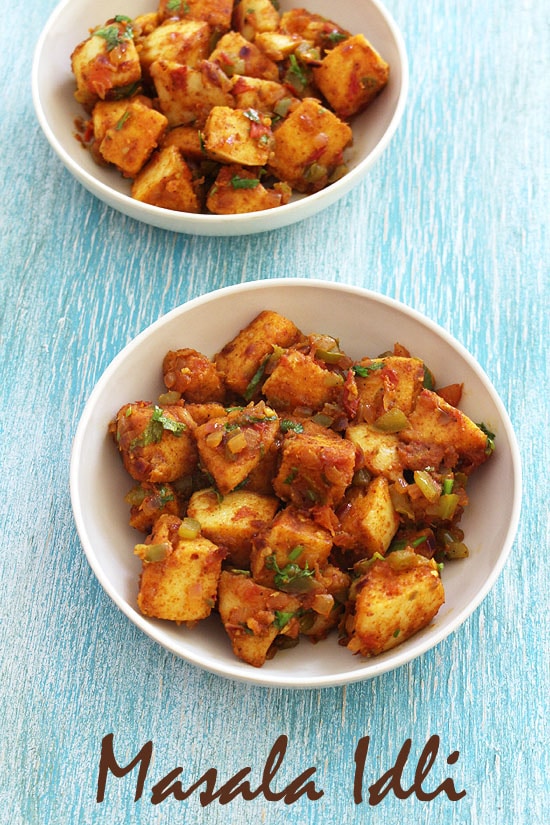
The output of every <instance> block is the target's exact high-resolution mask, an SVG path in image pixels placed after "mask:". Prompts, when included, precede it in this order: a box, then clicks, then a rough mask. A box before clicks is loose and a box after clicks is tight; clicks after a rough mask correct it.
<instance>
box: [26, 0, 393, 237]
mask: <svg viewBox="0 0 550 825" xmlns="http://www.w3.org/2000/svg"><path fill="white" fill-rule="evenodd" d="M280 5H281V8H282V9H283V10H286V9H290V8H293V7H296V6H298V7H304V6H305V7H306V8H307V9H308V10H310V11H314V12H318V13H320V14H323V15H325V16H326V17H329V18H331V19H333V20H335V22H337V23H340V24H341V25H342V26H344V27H346V28H347V29H348V30H350V31H352V32H356V33H362V34H364V35H365V36H366V37H367V38H368V39H369V40H370V41H371V43H372V44H373V45H374V46H375V48H376V49H377V50H378V51H379V52H380V54H381V55H382V56H383V57H384V59H385V60H386V61H387V62H388V63H389V64H390V80H389V83H388V85H387V87H386V88H385V89H384V91H383V93H382V94H381V95H380V96H379V97H378V98H377V99H376V100H375V101H374V103H373V104H372V105H371V106H370V107H369V108H368V109H367V111H365V112H364V113H363V114H361V115H359V116H358V117H357V118H355V119H354V121H353V124H352V128H353V134H354V145H353V147H352V149H351V150H350V152H349V154H348V155H347V158H348V160H349V166H350V171H349V173H348V174H347V175H345V177H343V178H342V179H341V180H339V181H337V182H336V183H334V184H332V185H331V186H329V187H327V188H326V189H324V190H322V191H321V192H317V193H316V194H314V195H308V196H297V197H295V198H294V199H293V201H292V202H291V203H289V204H286V205H285V206H280V207H278V208H276V209H269V210H267V211H263V212H253V213H249V214H245V215H194V214H191V213H187V212H173V211H171V210H169V209H162V208H160V207H156V206H150V205H148V204H145V203H141V202H139V201H136V200H134V199H133V198H131V197H130V184H129V182H128V181H126V180H124V179H123V178H122V176H121V175H120V174H119V173H118V172H117V171H115V170H113V169H107V168H102V167H100V166H98V165H97V164H96V163H94V161H93V160H92V157H91V155H90V153H89V152H88V151H86V150H85V149H83V147H82V145H81V144H80V143H79V142H78V141H77V140H76V139H75V134H74V133H75V118H77V117H82V115H83V110H82V108H81V107H80V105H79V104H78V103H76V101H75V100H74V97H73V92H74V77H73V75H72V73H71V66H70V55H71V53H72V51H73V49H74V48H75V46H76V45H77V44H78V43H80V42H81V41H82V40H84V39H85V38H86V37H87V36H88V33H89V29H90V28H93V27H94V26H97V25H99V24H101V23H103V22H105V20H107V19H108V18H109V17H112V16H113V15H114V14H126V15H128V16H129V17H136V16H137V15H139V14H142V13H144V12H146V11H154V10H155V8H156V3H155V0H63V2H62V3H61V4H60V5H59V6H58V7H57V8H56V9H55V11H54V12H53V14H52V15H51V17H50V19H49V20H48V22H47V24H46V27H45V29H44V31H43V32H42V35H41V37H40V39H39V41H38V43H37V45H36V49H35V54H34V62H33V70H32V91H33V100H34V106H35V110H36V114H37V117H38V121H39V123H40V125H41V127H42V129H43V131H44V133H45V135H46V137H47V139H48V141H49V142H50V144H51V146H52V148H53V149H54V151H55V152H56V153H57V155H58V156H59V158H60V159H61V161H62V162H63V163H64V164H65V166H66V167H67V169H68V170H69V172H71V174H73V175H74V177H75V178H76V179H77V180H78V181H80V183H81V184H82V185H83V186H85V187H86V189H88V190H89V191H90V192H92V193H93V194H94V195H96V196H97V197H98V198H100V200H102V201H105V203H108V204H109V205H110V206H112V207H113V208H114V209H117V210H119V211H120V212H123V213H124V214H126V215H129V216H130V217H132V218H135V219H136V220H140V221H143V222H144V223H147V224H152V225H153V226H158V227H162V228H163V229H170V230H173V231H174V232H185V233H188V234H194V235H245V234H249V233H254V232H263V231H266V230H270V229H277V228H279V227H282V226H287V225H288V224H291V223H295V222H296V221H301V220H303V219H304V218H308V217H310V216H311V215H314V214H316V213H317V212H319V211H320V210H321V209H324V208H325V207H327V206H329V205H330V204H332V203H334V202H335V201H336V200H338V199H339V198H341V197H342V196H343V195H344V194H346V193H347V192H349V190H350V189H351V188H352V187H353V186H355V185H356V184H357V183H359V181H360V180H361V179H362V178H363V177H364V176H365V174H366V173H367V171H368V170H369V169H370V168H371V166H372V165H373V163H374V162H375V161H376V160H377V159H378V158H379V157H380V155H381V153H382V152H383V151H384V149H385V148H386V147H387V145H388V143H389V142H390V140H391V138H392V136H393V134H394V132H395V130H396V128H397V126H398V124H399V121H400V120H401V117H402V114H403V109H404V105H405V99H406V95H407V88H408V63H407V55H406V51H405V47H404V44H403V39H402V37H401V34H400V32H399V30H398V28H397V26H396V24H395V22H394V21H393V19H392V18H391V16H390V15H389V14H388V12H387V11H386V10H385V9H384V8H383V7H382V6H381V5H380V4H379V3H378V0H341V2H340V3H338V4H337V6H335V5H334V3H332V2H331V0H309V2H300V1H298V2H288V0H281V3H280Z"/></svg>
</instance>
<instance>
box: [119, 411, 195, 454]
mask: <svg viewBox="0 0 550 825" xmlns="http://www.w3.org/2000/svg"><path fill="white" fill-rule="evenodd" d="M186 429H187V426H186V425H185V424H184V423H183V421H176V420H175V419H173V418H169V417H168V416H167V415H166V414H165V413H164V410H163V409H162V408H161V407H157V406H155V409H154V411H153V415H152V416H151V420H150V421H149V423H148V424H147V426H146V427H145V429H144V431H143V432H142V434H141V435H139V436H137V438H134V439H133V441H132V442H131V444H130V449H131V450H133V449H134V448H135V447H147V446H148V445H149V444H156V443H157V442H158V441H160V440H161V438H162V434H163V432H164V430H168V432H171V433H173V434H174V435H175V436H180V435H181V434H182V432H183V431H184V430H186Z"/></svg>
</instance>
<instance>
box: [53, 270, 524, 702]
mask: <svg viewBox="0 0 550 825" xmlns="http://www.w3.org/2000/svg"><path fill="white" fill-rule="evenodd" d="M270 287H271V288H274V287H277V288H281V287H285V288H287V289H294V288H297V287H300V288H303V287H306V288H317V289H319V288H322V289H327V290H333V291H335V292H340V293H341V292H344V293H347V294H348V295H350V296H356V297H360V298H366V299H367V300H371V301H373V302H374V303H379V304H382V305H385V306H387V307H390V308H393V309H395V310H397V311H398V312H401V313H405V314H406V315H408V316H409V317H410V318H411V319H413V320H414V321H416V322H418V323H420V325H422V326H424V327H426V328H428V329H430V330H431V331H432V332H434V333H435V334H436V335H438V336H441V337H443V338H444V339H445V340H446V341H447V342H449V343H450V344H451V346H452V347H453V348H454V349H455V350H456V351H457V353H458V354H459V355H460V356H461V357H462V358H463V359H464V360H465V361H466V362H467V364H468V366H469V367H470V368H471V369H472V370H473V372H474V373H476V374H477V376H478V378H480V380H481V381H482V383H483V385H484V387H485V389H486V391H487V393H488V395H489V396H490V398H491V400H492V402H493V404H494V405H495V407H496V408H497V410H498V413H499V416H500V418H501V421H502V424H503V427H504V430H505V433H506V438H507V442H508V445H509V449H510V459H511V464H512V468H513V474H512V478H513V485H514V490H513V499H512V502H513V503H512V508H511V512H510V513H509V516H508V527H507V530H506V535H505V536H504V537H503V540H502V546H501V549H500V552H499V554H498V558H497V560H496V563H495V564H494V565H493V567H492V568H491V570H490V573H489V575H488V576H487V578H486V579H485V582H484V584H483V586H482V587H480V588H479V589H478V590H477V591H476V593H475V596H474V598H472V599H470V600H469V601H468V602H467V603H466V604H465V605H464V607H463V608H462V609H460V610H455V612H454V614H453V617H452V619H451V621H450V622H449V623H447V624H446V625H444V626H439V627H438V626H437V625H436V626H434V627H433V628H431V629H430V633H429V634H427V635H426V636H425V638H423V639H422V640H418V641H417V642H416V644H415V645H414V646H413V647H411V648H410V649H409V648H407V647H404V648H403V647H400V646H398V647H396V648H393V650H392V651H391V654H392V655H391V656H390V657H388V658H385V659H383V660H377V658H376V657H373V658H370V659H365V666H364V667H362V668H355V669H353V670H348V671H343V672H338V673H334V674H323V675H318V676H315V677H313V678H312V677H311V676H296V675H293V674H292V673H288V674H285V678H284V679H277V678H274V677H273V675H270V674H269V672H267V671H263V670H262V669H261V668H259V669H256V668H250V671H251V672H250V673H249V672H248V671H246V672H243V671H242V670H241V669H240V666H241V665H242V663H239V662H238V661H237V660H235V663H234V665H233V663H230V664H225V663H223V664H222V665H219V664H217V663H216V662H215V661H211V660H210V659H209V660H208V661H206V660H205V657H204V656H202V655H201V654H200V652H199V653H197V654H194V653H193V654H188V653H183V652H182V651H181V650H178V649H177V646H176V645H174V644H170V643H169V642H168V643H166V641H161V640H159V639H158V638H157V635H156V633H155V625H154V623H152V622H151V620H150V619H148V618H147V617H145V616H142V615H141V614H139V613H138V612H137V611H136V610H135V608H134V607H132V605H131V604H129V603H128V602H127V601H126V600H125V599H124V598H123V597H122V596H121V595H120V594H119V593H118V592H117V590H116V589H115V587H114V585H113V584H112V583H111V581H110V580H109V579H108V577H107V576H106V574H105V573H104V571H103V569H102V567H101V564H100V561H99V558H98V557H97V555H96V552H95V549H94V547H93V544H92V542H91V540H90V537H89V535H88V532H87V529H86V525H85V520H84V517H83V509H82V501H81V499H80V495H79V489H78V488H79V465H80V459H81V455H82V453H83V446H84V437H85V433H86V430H87V427H88V424H89V421H90V418H91V416H92V411H93V408H94V405H95V401H96V399H97V398H98V397H99V396H100V395H101V393H102V391H103V389H104V387H105V386H106V385H108V383H109V381H110V379H111V376H112V375H113V373H116V371H117V369H118V366H119V364H121V363H122V362H124V361H125V359H126V358H127V357H128V356H129V355H131V353H132V351H133V350H134V349H136V348H138V347H139V345H140V344H141V342H142V341H143V340H144V339H145V338H147V337H148V336H149V335H151V334H152V333H154V332H155V331H156V330H158V329H159V328H161V327H163V326H164V325H166V324H168V323H170V321H171V320H172V319H174V318H176V317H178V316H180V315H182V314H184V313H186V312H189V311H190V310H193V309H194V308H196V307H199V306H200V305H202V304H206V303H209V302H211V301H219V300H223V298H224V297H225V296H229V295H232V294H234V293H239V292H246V291H250V290H252V291H255V290H264V289H267V290H269V288H270ZM69 487H70V497H71V505H72V510H73V517H74V521H75V525H76V528H77V533H78V536H79V538H80V542H81V545H82V548H83V550H84V553H85V555H86V558H87V560H88V563H89V565H90V567H91V568H92V571H93V572H94V574H95V576H96V578H97V579H98V581H99V583H100V584H101V586H102V588H103V589H104V590H105V592H106V593H107V595H108V596H109V597H110V598H111V600H112V601H113V602H114V603H115V604H116V605H117V607H118V608H119V609H120V610H121V611H122V613H124V614H125V615H126V616H127V618H129V619H130V620H131V621H132V622H133V624H135V625H136V626H137V627H138V628H139V629H140V630H142V631H143V632H144V633H145V634H146V635H147V636H149V638H151V639H152V640H153V641H155V642H156V643H157V644H159V645H160V646H161V647H164V648H165V649H166V650H169V651H170V652H171V653H173V654H174V655H176V656H178V657H179V658H182V659H184V660H185V661H187V662H189V663H191V664H193V665H196V666H198V667H200V668H201V669H203V670H205V671H207V672H210V673H215V674H217V675H219V676H222V677H225V678H229V679H232V680H234V681H237V682H244V683H249V684H255V685H258V686H263V687H282V688H292V689H295V688H323V687H335V686H339V685H344V684H351V683H353V682H358V681H366V680H367V679H370V678H374V677H376V676H380V675H382V674H383V673H386V672H389V671H392V670H395V669H397V668H399V667H401V666H403V665H405V664H407V663H409V662H410V661H412V660H414V659H416V658H418V657H419V656H422V655H424V654H425V653H426V652H428V651H429V650H431V649H433V648H434V647H436V646H437V645H438V644H439V643H440V642H442V641H443V640H444V639H445V638H447V637H448V636H450V635H451V634H452V633H454V632H455V631H456V630H458V629H459V628H460V626H461V625H462V624H463V623H464V622H465V621H466V619H467V618H468V617H469V616H471V614H472V613H474V611H475V610H476V609H477V608H478V607H479V605H480V604H481V602H482V601H483V600H484V599H485V598H486V596H487V595H488V593H489V592H490V590H491V589H492V588H493V586H494V585H495V583H496V581H497V579H498V577H499V576H500V573H501V572H502V569H503V567H504V565H505V563H506V561H507V558H508V556H509V554H510V551H511V549H512V545H513V543H514V540H515V538H516V534H517V530H518V526H519V518H520V512H521V499H522V467H521V457H520V451H519V447H518V443H517V439H516V435H515V432H514V429H513V427H512V423H511V420H510V418H509V416H508V412H507V410H506V408H505V406H504V404H503V402H502V400H501V398H500V396H499V395H498V393H497V391H496V389H495V388H494V386H493V384H492V382H491V380H490V379H489V377H488V376H487V374H486V373H485V371H484V370H483V368H482V367H481V365H480V364H479V363H478V362H477V361H476V359H475V358H474V357H473V356H472V355H471V354H470V353H469V351H468V350H467V349H466V348H465V347H464V346H463V345H462V344H461V343H460V342H459V341H458V340H457V339H455V338H454V337H453V336H452V335H451V334H450V333H449V332H447V331H446V330H445V329H444V328H443V327H441V326H440V325H438V324H437V323H435V322H434V321H432V320H430V319H429V318H428V317H426V316H425V315H423V314H422V313H421V312H419V311H418V310H416V309H414V308H412V307H409V306H407V305H406V304H404V303H402V302H401V301H399V300H397V299H395V298H391V297H389V296H387V295H384V294H382V293H378V292H375V291H373V290H370V289H366V288H364V287H358V286H353V285H349V284H345V283H339V282H334V281H325V280H323V279H320V278H289V277H284V278H271V279H260V280H255V281H246V282H243V283H239V284H235V285H231V286H225V287H221V288H219V289H215V290H213V291H210V292H207V293H204V294H201V295H199V296H197V297H195V298H192V299H190V300H189V301H186V302H184V303H183V304H180V305H178V306H176V307H174V308H173V309H171V310H169V311H168V312H167V313H165V314H163V315H162V316H161V317H159V318H158V319H157V320H156V321H154V322H153V323H151V324H149V325H148V326H147V327H145V328H144V329H143V330H142V331H141V332H139V333H138V334H137V335H136V336H135V337H134V338H132V339H131V340H130V341H129V342H128V343H127V344H126V345H125V346H124V347H123V348H122V349H121V350H120V351H119V352H118V353H117V355H115V356H114V358H113V359H112V360H111V361H110V363H109V364H108V365H107V367H106V369H105V370H104V371H103V373H102V374H101V376H100V378H99V379H98V381H97V382H96V384H95V386H94V387H93V389H92V391H91V393H90V394H89V395H88V398H87V400H86V402H85V406H84V409H83V411H82V414H81V417H80V420H79V422H78V425H77V429H76V432H75V435H74V439H73V443H72V448H71V455H70V470H69Z"/></svg>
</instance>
